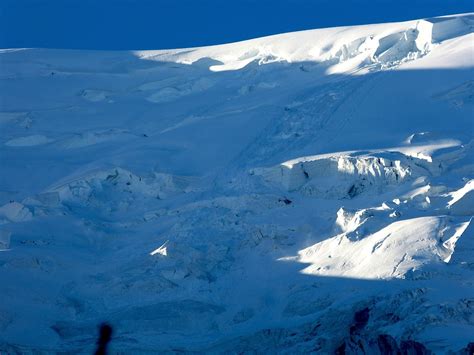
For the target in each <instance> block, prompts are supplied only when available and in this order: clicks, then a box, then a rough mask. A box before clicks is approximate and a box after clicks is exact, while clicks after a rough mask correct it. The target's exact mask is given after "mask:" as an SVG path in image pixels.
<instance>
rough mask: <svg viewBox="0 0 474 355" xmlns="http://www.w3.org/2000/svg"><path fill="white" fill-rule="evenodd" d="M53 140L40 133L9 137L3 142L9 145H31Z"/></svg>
mask: <svg viewBox="0 0 474 355" xmlns="http://www.w3.org/2000/svg"><path fill="white" fill-rule="evenodd" d="M52 141H53V140H52V139H50V138H48V137H46V136H43V135H41V134H34V135H32V136H26V137H19V138H14V139H10V140H9V141H8V142H6V143H5V145H6V146H9V147H32V146H36V145H44V144H48V143H51V142H52Z"/></svg>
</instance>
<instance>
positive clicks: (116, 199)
mask: <svg viewBox="0 0 474 355" xmlns="http://www.w3.org/2000/svg"><path fill="white" fill-rule="evenodd" d="M191 182H193V179H192V178H188V177H179V176H173V175H168V174H161V173H152V174H150V175H149V176H144V177H141V176H138V175H135V174H133V173H131V172H130V171H128V170H125V169H122V168H114V169H110V170H103V171H99V172H95V173H93V174H90V175H86V176H85V177H82V178H79V179H74V180H73V181H71V182H68V183H67V184H65V185H62V186H60V187H56V188H53V189H51V191H52V192H57V193H58V194H59V198H60V200H61V201H62V202H63V203H64V202H66V203H74V204H80V205H86V206H90V207H98V208H99V207H100V208H106V209H107V210H108V211H109V212H117V211H120V210H123V209H128V208H129V207H130V206H131V205H132V204H133V203H135V202H136V200H143V199H164V198H168V197H170V196H174V195H176V194H179V193H183V192H188V191H191V189H190V184H191Z"/></svg>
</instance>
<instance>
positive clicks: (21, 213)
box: [0, 202, 33, 222]
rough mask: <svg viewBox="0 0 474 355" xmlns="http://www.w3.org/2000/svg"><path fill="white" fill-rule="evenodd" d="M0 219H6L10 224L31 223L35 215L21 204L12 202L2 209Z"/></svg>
mask: <svg viewBox="0 0 474 355" xmlns="http://www.w3.org/2000/svg"><path fill="white" fill-rule="evenodd" d="M0 217H3V218H6V219H7V220H8V221H10V222H25V221H29V220H30V219H31V218H32V217H33V214H32V213H31V211H30V210H29V209H28V208H27V207H25V206H24V205H23V204H21V203H19V202H10V203H7V204H6V205H3V206H2V207H0Z"/></svg>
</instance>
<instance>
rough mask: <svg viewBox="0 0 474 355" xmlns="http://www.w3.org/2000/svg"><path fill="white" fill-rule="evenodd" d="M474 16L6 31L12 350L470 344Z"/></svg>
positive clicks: (4, 312)
mask: <svg viewBox="0 0 474 355" xmlns="http://www.w3.org/2000/svg"><path fill="white" fill-rule="evenodd" d="M473 26H474V15H472V14H463V15H456V16H448V17H439V18H432V19H422V20H416V21H410V22H402V23H389V24H378V25H367V26H357V27H340V28H330V29H321V30H314V31H304V32H297V33H288V34H282V35H277V36H271V37H265V38H259V39H253V40H249V41H244V42H239V43H232V44H226V45H220V46H213V47H203V48H190V49H180V50H162V51H129V52H91V51H66V50H43V49H21V50H1V51H0V64H1V65H0V87H1V88H2V89H1V100H0V128H1V130H0V132H1V134H0V163H1V174H0V177H1V178H0V280H1V282H0V295H1V302H0V352H5V353H32V352H35V353H36V352H37V353H55V352H65V353H91V352H92V351H93V350H94V346H95V343H96V337H97V326H98V324H100V323H101V322H104V321H106V322H109V323H110V324H111V325H112V326H113V327H114V336H113V340H112V343H111V347H112V349H111V350H113V351H116V352H120V353H142V352H151V353H188V352H199V353H202V352H210V353H288V354H295V353H321V354H330V353H334V352H335V351H336V349H339V350H341V349H345V351H346V353H349V354H350V353H355V354H360V353H367V354H385V353H397V349H399V350H400V351H402V353H403V352H405V353H410V351H415V350H414V349H418V350H417V351H421V350H420V349H423V347H424V348H426V349H427V351H428V350H429V351H432V352H434V353H440V354H442V353H449V352H457V351H461V350H462V349H463V348H465V347H466V346H467V344H468V342H469V341H472V340H473V339H472V334H474V292H473V290H474V275H473V272H474V225H473V223H474V222H473V215H474V197H473V196H474V183H473V181H474V151H473V148H474V143H473V118H474V101H473V99H472V98H473V95H474V92H473V87H474V85H473V83H474V70H473V67H474V52H473V51H474V49H473V43H474V35H473V34H472V29H473ZM426 349H425V350H426ZM413 353H415V352H413ZM418 353H419V352H418ZM464 353H468V350H465V352H463V354H464Z"/></svg>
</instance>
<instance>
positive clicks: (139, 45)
mask: <svg viewBox="0 0 474 355" xmlns="http://www.w3.org/2000/svg"><path fill="white" fill-rule="evenodd" d="M471 11H474V0H391V1H389V0H371V1H369V0H291V1H290V0H285V1H283V0H220V1H216V0H194V1H191V0H174V1H173V0H0V48H10V47H49V48H82V49H152V48H153V49H160V48H178V47H191V46H201V45H209V44H219V43H225V42H233V41H237V40H243V39H248V38H254V37H260V36H264V35H269V34H275V33H282V32H289V31H296V30H303V29H311V28H322V27H331V26H342V25H355V24H366V23H377V22H388V21H402V20H410V19H415V18H421V17H430V16H436V15H448V14H455V13H461V12H471Z"/></svg>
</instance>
